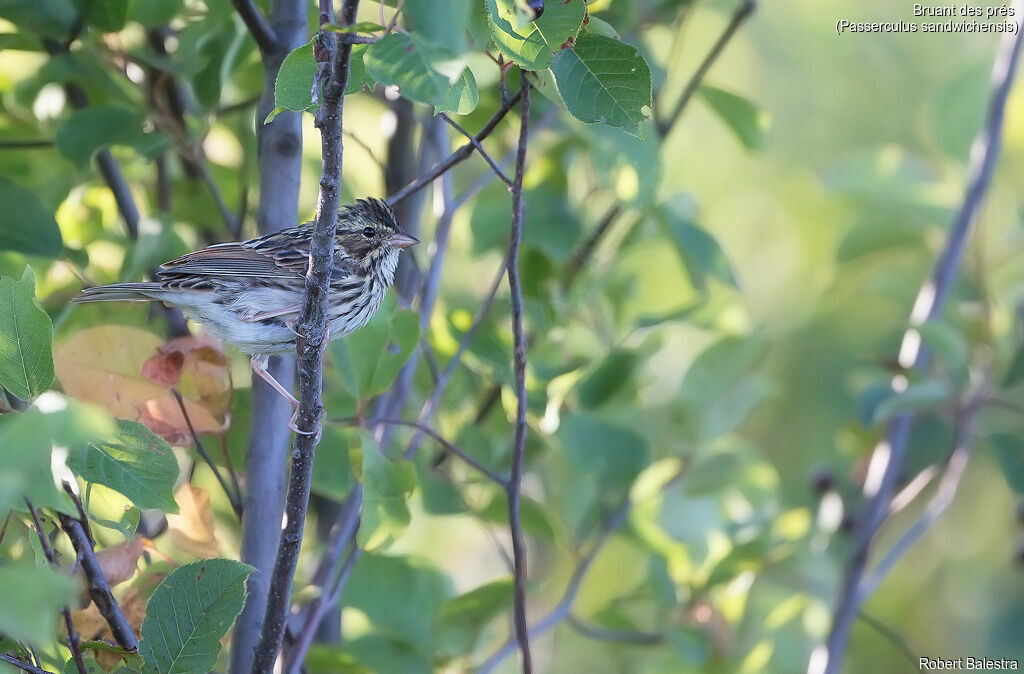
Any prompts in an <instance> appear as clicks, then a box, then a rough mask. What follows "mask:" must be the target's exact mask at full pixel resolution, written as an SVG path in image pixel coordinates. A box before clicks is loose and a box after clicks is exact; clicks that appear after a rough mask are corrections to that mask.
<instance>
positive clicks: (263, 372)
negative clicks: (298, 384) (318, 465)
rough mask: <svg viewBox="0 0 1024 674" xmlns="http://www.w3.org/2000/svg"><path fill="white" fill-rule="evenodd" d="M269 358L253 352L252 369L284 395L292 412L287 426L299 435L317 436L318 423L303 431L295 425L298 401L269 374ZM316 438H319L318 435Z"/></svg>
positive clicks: (318, 433)
mask: <svg viewBox="0 0 1024 674" xmlns="http://www.w3.org/2000/svg"><path fill="white" fill-rule="evenodd" d="M269 359H270V356H269V355H268V354H265V353H256V354H253V356H252V359H251V362H252V371H253V372H255V373H256V374H258V375H259V376H260V377H261V378H262V379H263V381H265V382H267V383H268V384H270V385H271V386H272V387H273V388H274V390H275V391H277V392H278V393H280V394H281V395H282V396H284V399H285V400H287V401H288V403H289V404H290V405H291V406H292V410H293V413H292V416H291V418H290V419H289V420H288V428H290V429H292V430H293V431H295V432H296V433H298V434H299V435H314V434H316V435H317V436H319V435H320V424H317V429H316V430H315V431H303V430H300V429H299V427H298V426H297V425H296V423H295V422H296V420H297V419H298V418H299V401H298V400H296V398H295V396H293V395H292V394H291V391H289V390H288V389H286V388H285V387H284V386H283V385H282V384H281V382H279V381H278V380H277V379H275V378H274V375H272V374H270V371H269V370H267V361H268V360H269ZM317 439H319V437H318V438H317Z"/></svg>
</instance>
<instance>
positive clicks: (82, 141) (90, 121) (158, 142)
mask: <svg viewBox="0 0 1024 674" xmlns="http://www.w3.org/2000/svg"><path fill="white" fill-rule="evenodd" d="M144 121H145V118H144V116H143V115H142V114H141V113H140V112H138V111H136V110H132V109H131V108H127V107H125V106H122V105H96V106H91V107H88V108H83V109H81V110H79V111H77V112H75V113H74V114H73V115H71V117H69V118H68V119H66V120H65V121H64V122H62V123H61V125H60V126H59V127H58V128H57V139H56V143H57V150H58V151H60V153H61V154H62V155H64V156H65V157H67V158H68V159H70V160H71V161H72V162H73V163H74V164H75V165H76V166H78V167H79V168H83V167H85V165H86V164H88V163H89V159H90V157H92V155H93V153H94V152H96V151H97V150H99V149H101V148H104V147H107V146H108V145H127V146H129V147H132V148H135V149H136V150H137V151H138V152H140V153H141V154H143V155H144V156H147V157H151V158H152V157H155V156H157V155H159V154H160V153H161V152H163V151H164V150H166V149H167V148H168V147H170V145H171V142H170V139H169V138H168V137H167V136H166V135H165V134H163V133H145V132H144V131H143V130H142V125H143V122H144Z"/></svg>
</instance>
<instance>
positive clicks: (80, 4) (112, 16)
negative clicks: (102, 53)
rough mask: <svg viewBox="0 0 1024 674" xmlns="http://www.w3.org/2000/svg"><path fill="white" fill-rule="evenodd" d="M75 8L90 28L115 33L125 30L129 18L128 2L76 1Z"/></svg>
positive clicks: (125, 0)
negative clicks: (125, 23) (126, 20)
mask: <svg viewBox="0 0 1024 674" xmlns="http://www.w3.org/2000/svg"><path fill="white" fill-rule="evenodd" d="M74 2H75V6H76V7H77V8H78V11H79V12H80V13H81V14H82V17H83V18H84V19H85V23H86V24H88V26H89V27H90V28H93V29H95V30H98V31H100V32H103V33H114V32H117V31H119V30H121V29H122V28H124V22H125V19H126V18H127V16H128V0H74Z"/></svg>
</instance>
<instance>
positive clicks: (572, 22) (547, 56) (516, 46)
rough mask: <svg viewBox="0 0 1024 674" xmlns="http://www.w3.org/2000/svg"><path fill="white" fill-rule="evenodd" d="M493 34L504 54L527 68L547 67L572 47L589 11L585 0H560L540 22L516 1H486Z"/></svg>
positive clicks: (545, 13) (553, 3)
mask: <svg viewBox="0 0 1024 674" xmlns="http://www.w3.org/2000/svg"><path fill="white" fill-rule="evenodd" d="M485 6H486V7H487V17H488V19H489V21H490V25H491V36H492V37H493V38H494V42H495V44H497V45H498V49H500V50H501V52H502V53H503V54H505V55H506V56H508V57H509V58H510V59H512V61H513V62H514V63H515V64H516V65H518V66H520V67H521V68H523V69H525V70H544V69H545V68H547V67H548V64H549V63H551V57H552V55H554V54H555V53H556V52H558V51H560V50H562V49H567V48H571V47H572V46H573V44H574V42H575V39H576V36H577V35H578V34H579V32H580V26H581V25H582V24H583V18H584V17H585V16H586V14H587V5H586V3H585V2H584V0H568V1H563V0H556V1H555V2H548V3H546V5H545V8H544V13H543V14H541V15H540V17H539V18H538V19H537V20H536V21H531V20H529V17H528V16H524V15H523V14H522V13H521V12H520V11H519V4H518V3H517V2H516V0H486V5H485Z"/></svg>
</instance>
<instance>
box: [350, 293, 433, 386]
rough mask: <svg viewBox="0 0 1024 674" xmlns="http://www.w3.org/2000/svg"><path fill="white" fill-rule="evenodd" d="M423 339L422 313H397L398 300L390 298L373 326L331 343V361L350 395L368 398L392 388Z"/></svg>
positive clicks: (372, 321) (375, 316) (371, 320)
mask: <svg viewBox="0 0 1024 674" xmlns="http://www.w3.org/2000/svg"><path fill="white" fill-rule="evenodd" d="M419 338H420V327H419V316H418V314H416V312H414V311H410V310H409V309H397V310H396V309H395V302H394V300H393V299H388V300H385V305H384V306H383V307H381V309H380V310H379V311H378V312H377V313H376V315H374V317H373V318H371V319H370V322H369V323H367V324H366V325H365V326H363V327H362V328H360V329H359V330H357V331H355V332H354V333H352V334H351V335H348V336H347V337H346V338H345V339H342V340H337V341H335V342H332V343H331V346H330V349H331V360H332V361H333V362H334V366H335V367H336V368H338V371H339V373H340V374H341V379H342V385H343V386H344V387H345V389H346V390H347V391H348V393H349V394H350V395H352V397H353V398H356V399H361V398H368V397H370V396H374V395H377V394H379V393H382V392H384V391H385V390H386V389H387V388H388V386H390V385H391V382H392V381H394V379H395V377H396V376H397V375H398V371H399V370H400V369H401V368H402V365H404V364H405V362H406V361H407V360H409V356H411V355H412V352H413V349H415V348H416V344H417V342H418V341H419Z"/></svg>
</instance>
